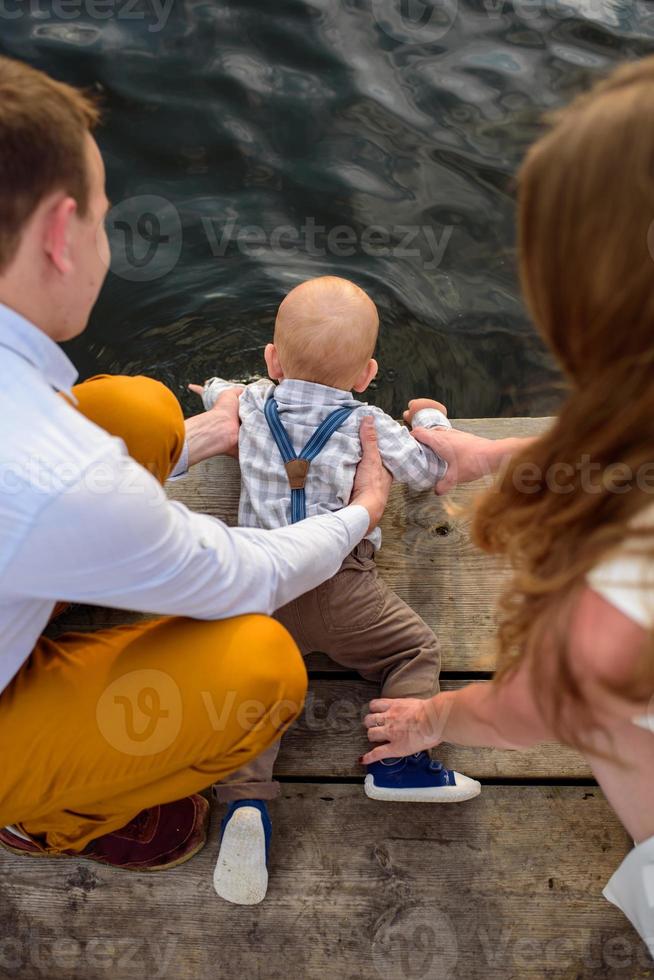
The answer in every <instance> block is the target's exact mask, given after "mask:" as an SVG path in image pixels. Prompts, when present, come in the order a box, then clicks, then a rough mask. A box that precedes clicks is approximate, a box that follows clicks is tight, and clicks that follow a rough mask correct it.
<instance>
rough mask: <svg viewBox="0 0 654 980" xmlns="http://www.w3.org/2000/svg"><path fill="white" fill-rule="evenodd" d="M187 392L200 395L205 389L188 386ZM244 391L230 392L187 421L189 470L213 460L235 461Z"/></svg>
mask: <svg viewBox="0 0 654 980" xmlns="http://www.w3.org/2000/svg"><path fill="white" fill-rule="evenodd" d="M189 390H190V391H193V392H195V394H198V395H202V392H203V391H204V388H202V387H201V386H200V385H189ZM243 390H244V389H243V387H242V386H240V385H235V386H234V387H233V388H229V389H228V390H227V391H224V392H223V393H222V395H220V397H219V398H218V399H217V400H216V404H215V405H214V406H213V408H211V409H210V410H209V411H208V412H203V413H202V414H201V415H194V416H193V417H192V418H190V419H187V420H186V439H187V443H188V453H189V467H191V466H193V465H194V464H195V463H200V462H201V461H202V460H203V459H210V458H211V457H212V456H235V457H238V433H239V429H240V427H241V423H240V419H239V414H238V400H239V398H240V397H241V393H242V392H243Z"/></svg>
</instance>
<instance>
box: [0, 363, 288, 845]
mask: <svg viewBox="0 0 654 980" xmlns="http://www.w3.org/2000/svg"><path fill="white" fill-rule="evenodd" d="M74 393H75V395H76V397H77V399H78V408H79V410H80V411H81V412H82V413H83V414H84V415H86V416H87V417H88V418H90V419H92V420H93V421H94V422H96V423H97V424H98V425H101V426H102V427H103V428H104V429H106V430H107V431H109V432H110V433H112V434H113V435H117V436H120V437H121V438H122V439H124V441H125V443H126V445H127V448H128V450H129V452H130V454H131V456H133V457H134V459H136V460H138V462H140V463H141V464H142V465H143V466H146V467H147V468H148V469H149V470H150V471H151V472H152V473H153V474H154V475H155V476H156V477H157V479H159V480H160V481H161V482H162V483H163V482H164V481H165V480H166V479H167V477H168V476H169V474H170V472H171V470H172V468H173V466H174V465H175V463H176V461H177V459H178V457H179V454H180V453H181V450H182V446H183V443H184V420H183V417H182V413H181V409H180V407H179V404H178V402H177V399H176V398H175V397H174V395H173V394H172V393H171V392H170V391H168V389H167V388H165V387H164V386H163V385H161V384H159V383H158V382H155V381H152V380H150V379H148V378H126V377H109V376H101V377H98V378H93V379H91V380H90V381H88V382H86V383H84V384H82V385H78V386H77V387H76V388H75V392H74ZM46 559H47V556H44V560H46ZM65 598H66V597H65V596H61V599H63V600H65ZM0 642H1V640H0ZM306 685H307V679H306V671H305V668H304V664H303V661H302V658H301V656H300V654H299V652H298V650H297V648H296V646H295V644H294V643H293V641H292V639H291V638H290V636H289V634H288V633H287V632H286V630H285V629H284V628H283V627H282V626H280V625H279V624H278V623H276V622H275V621H274V620H272V619H269V618H267V617H265V616H241V617H237V618H234V619H226V620H223V621H221V622H201V621H197V620H191V619H183V618H178V617H175V618H160V619H156V620H151V621H149V622H145V623H139V624H137V625H131V626H124V627H118V628H115V629H103V630H98V631H96V632H92V633H68V634H64V635H62V636H60V637H59V638H58V639H48V638H46V637H41V639H40V640H39V642H38V643H37V645H36V648H35V649H34V651H33V653H32V654H31V656H30V658H29V660H28V661H27V662H26V663H25V665H24V666H23V667H22V669H21V670H20V671H19V673H18V674H17V675H16V677H15V678H14V680H13V681H12V682H11V684H10V685H9V687H7V688H6V689H5V690H4V691H3V692H2V693H1V694H0V760H1V765H0V826H4V825H7V824H14V825H18V826H19V827H22V829H23V830H24V831H26V832H27V833H28V834H32V835H39V836H40V837H41V839H42V840H43V841H44V843H45V844H46V846H47V847H48V849H50V850H52V851H53V852H55V853H56V852H59V851H63V850H73V851H79V850H82V848H84V847H85V846H86V845H87V844H88V843H89V842H90V841H91V840H93V839H94V838H96V837H98V836H100V835H102V834H106V833H109V832H111V831H114V830H117V829H119V828H120V827H123V826H124V825H125V824H126V823H128V822H129V821H130V820H131V819H132V818H133V817H134V816H136V814H137V813H138V812H139V811H140V810H142V809H144V808H146V807H149V806H154V805H156V804H161V803H168V802H172V801H173V800H177V799H181V798H182V797H184V796H187V795H189V794H191V793H195V792H198V791H200V790H202V789H204V788H205V787H207V786H209V785H210V784H212V783H214V782H217V781H220V780H222V779H224V778H225V776H227V775H228V774H229V773H231V772H233V771H234V770H236V769H239V768H241V767H242V766H243V765H244V764H246V763H247V762H249V761H250V760H252V759H254V758H255V757H256V756H257V755H259V753H261V752H262V751H264V750H265V749H266V748H268V746H270V745H271V744H272V743H273V742H274V741H275V740H276V739H277V738H278V737H279V735H280V732H283V731H284V730H285V729H286V728H288V726H289V725H290V724H291V723H292V722H293V721H294V720H295V718H296V717H297V715H298V713H299V711H300V709H301V706H302V702H303V700H304V696H305V693H306Z"/></svg>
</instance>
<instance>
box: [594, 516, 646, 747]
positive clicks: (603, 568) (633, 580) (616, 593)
mask: <svg viewBox="0 0 654 980" xmlns="http://www.w3.org/2000/svg"><path fill="white" fill-rule="evenodd" d="M650 527H654V505H652V506H651V507H648V508H647V509H646V510H645V511H644V512H643V513H642V514H639V515H638V516H637V518H636V519H635V521H634V535H633V536H632V537H629V538H627V539H626V540H625V541H624V542H622V544H621V545H619V546H618V547H617V548H616V549H615V550H614V551H613V553H612V554H610V555H609V556H608V557H607V558H606V559H605V560H604V561H603V562H601V563H600V564H599V565H597V566H596V567H595V568H593V569H591V571H590V572H589V573H588V576H587V581H588V584H589V585H590V587H591V588H592V589H593V591H594V592H597V593H598V594H599V595H601V596H602V597H603V598H604V599H606V600H607V602H610V603H611V605H612V606H615V607H616V609H619V610H620V612H623V613H624V614H625V616H628V617H629V619H632V620H633V621H634V622H635V623H638V624H639V625H640V626H642V627H643V628H644V629H646V630H651V629H654V562H653V561H652V558H651V551H652V548H653V547H654V537H650V538H644V537H639V536H638V533H637V531H638V529H639V528H650ZM648 552H649V554H648ZM634 723H635V724H636V725H638V726H639V727H641V728H644V729H645V730H646V731H650V732H654V717H651V718H650V717H648V716H647V715H645V716H643V717H639V718H634Z"/></svg>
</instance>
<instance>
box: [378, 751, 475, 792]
mask: <svg viewBox="0 0 654 980" xmlns="http://www.w3.org/2000/svg"><path fill="white" fill-rule="evenodd" d="M366 768H367V770H368V775H367V776H366V782H365V787H364V788H365V793H366V796H369V797H370V799H372V800H388V801H390V802H398V803H462V802H463V801H464V800H472V799H473V798H474V797H475V796H479V794H480V793H481V784H480V783H478V782H477V780H476V779H470V778H469V777H468V776H464V775H463V774H462V773H460V772H454V771H453V770H452V769H446V768H445V766H444V765H443V763H442V762H437V761H436V760H432V759H431V758H430V757H429V754H428V753H427V752H416V754H415V755H407V756H404V757H402V758H400V759H383V760H382V761H381V762H373V763H372V765H369V766H367V767H366Z"/></svg>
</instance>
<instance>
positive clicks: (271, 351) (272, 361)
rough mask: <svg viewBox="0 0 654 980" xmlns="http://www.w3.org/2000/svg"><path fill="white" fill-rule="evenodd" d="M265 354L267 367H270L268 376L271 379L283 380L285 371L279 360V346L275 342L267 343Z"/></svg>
mask: <svg viewBox="0 0 654 980" xmlns="http://www.w3.org/2000/svg"><path fill="white" fill-rule="evenodd" d="M263 356H264V358H265V361H266V367H267V368H268V377H269V378H270V380H271V381H283V380H284V372H283V371H282V366H281V364H280V362H279V354H278V353H277V348H276V347H275V345H274V344H266V349H265V351H264V352H263Z"/></svg>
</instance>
